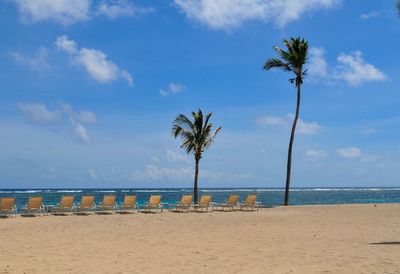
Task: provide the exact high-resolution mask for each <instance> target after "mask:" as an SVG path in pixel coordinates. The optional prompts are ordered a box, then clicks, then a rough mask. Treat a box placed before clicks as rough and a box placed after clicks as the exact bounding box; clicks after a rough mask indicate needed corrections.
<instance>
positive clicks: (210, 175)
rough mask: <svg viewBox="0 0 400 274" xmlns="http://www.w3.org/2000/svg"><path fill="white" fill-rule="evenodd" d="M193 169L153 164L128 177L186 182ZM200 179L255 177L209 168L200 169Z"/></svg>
mask: <svg viewBox="0 0 400 274" xmlns="http://www.w3.org/2000/svg"><path fill="white" fill-rule="evenodd" d="M193 176H194V169H193V168H191V167H184V168H165V167H158V166H155V165H148V166H146V168H145V169H143V170H135V171H133V172H132V173H131V174H130V178H131V179H132V180H133V181H137V182H159V181H164V182H165V181H167V182H185V183H186V182H187V181H189V180H192V179H193ZM199 176H200V179H204V180H210V181H213V182H240V183H243V182H248V181H252V180H253V181H254V180H255V179H256V177H255V176H253V175H252V174H232V173H226V172H215V171H210V170H200V175H199Z"/></svg>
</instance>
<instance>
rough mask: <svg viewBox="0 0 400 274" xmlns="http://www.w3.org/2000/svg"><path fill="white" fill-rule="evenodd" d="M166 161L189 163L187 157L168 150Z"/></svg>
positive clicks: (166, 151)
mask: <svg viewBox="0 0 400 274" xmlns="http://www.w3.org/2000/svg"><path fill="white" fill-rule="evenodd" d="M165 153H166V159H167V161H168V162H188V161H189V159H188V157H187V156H186V155H183V154H180V153H178V152H176V151H173V150H171V149H166V150H165Z"/></svg>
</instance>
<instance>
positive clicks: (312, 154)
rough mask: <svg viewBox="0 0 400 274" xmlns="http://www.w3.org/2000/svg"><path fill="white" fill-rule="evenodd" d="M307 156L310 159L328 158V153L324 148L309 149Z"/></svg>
mask: <svg viewBox="0 0 400 274" xmlns="http://www.w3.org/2000/svg"><path fill="white" fill-rule="evenodd" d="M306 156H307V159H309V160H319V159H323V158H326V157H327V156H328V154H327V153H326V151H324V150H322V149H309V150H307V151H306Z"/></svg>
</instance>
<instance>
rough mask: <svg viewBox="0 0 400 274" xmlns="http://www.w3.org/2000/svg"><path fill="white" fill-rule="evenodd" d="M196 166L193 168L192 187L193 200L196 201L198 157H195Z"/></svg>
mask: <svg viewBox="0 0 400 274" xmlns="http://www.w3.org/2000/svg"><path fill="white" fill-rule="evenodd" d="M195 160H196V166H195V170H194V187H193V196H194V202H195V203H197V200H198V194H197V192H198V190H197V181H198V177H199V162H200V159H198V158H197V157H196V159H195Z"/></svg>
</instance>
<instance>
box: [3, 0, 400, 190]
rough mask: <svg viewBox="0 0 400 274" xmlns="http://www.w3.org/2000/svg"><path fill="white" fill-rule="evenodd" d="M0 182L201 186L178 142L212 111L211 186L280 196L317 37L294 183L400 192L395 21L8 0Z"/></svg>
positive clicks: (176, 4)
mask: <svg viewBox="0 0 400 274" xmlns="http://www.w3.org/2000/svg"><path fill="white" fill-rule="evenodd" d="M0 31H1V33H3V35H2V38H1V43H0V96H1V100H0V140H1V142H0V151H1V153H0V188H16V187H21V188H24V187H26V188H37V187H43V188H47V187H54V188H64V187H70V188H74V187H133V188H134V187H190V186H192V181H193V179H192V177H193V159H192V157H191V156H187V155H185V153H184V151H182V150H181V149H180V148H179V140H174V139H173V138H172V136H171V131H170V128H171V122H172V121H173V119H174V117H175V116H176V115H177V114H179V113H183V114H189V113H190V112H191V111H192V110H196V109H198V108H201V109H202V110H203V111H205V112H209V111H211V112H213V122H214V125H216V126H219V125H221V126H223V130H222V132H221V134H220V135H219V136H218V137H217V140H216V142H215V143H214V145H213V146H212V148H211V149H210V150H209V151H207V152H206V153H205V154H204V157H203V159H202V162H201V171H200V186H201V187H217V186H218V187H232V186H233V187H249V186H257V187H282V186H283V185H284V180H285V171H286V170H285V165H286V153H287V143H288V138H289V128H290V123H291V120H292V118H293V117H292V115H293V114H292V113H293V112H294V110H295V91H294V87H293V86H291V85H290V84H289V82H288V78H289V77H290V75H288V74H286V73H283V72H280V71H273V72H264V71H262V69H261V68H262V65H263V63H264V62H265V60H266V59H267V58H269V57H273V56H275V53H274V51H273V49H272V46H273V45H278V46H281V45H282V44H281V42H282V40H283V39H284V38H289V37H290V36H302V37H304V38H306V39H307V40H309V43H310V47H311V49H310V54H311V58H310V61H309V75H308V76H307V80H306V81H305V84H304V87H303V97H302V106H301V114H300V117H301V122H300V124H299V128H298V132H297V136H296V140H295V147H294V162H293V175H292V185H293V186H297V187H300V186H400V181H399V179H398V178H400V171H399V169H398V166H399V164H400V156H399V152H400V141H399V139H398V136H399V133H400V129H399V126H400V112H399V109H398V106H399V105H400V95H399V93H398V90H399V88H398V87H399V86H400V82H399V80H398V79H399V77H398V75H399V74H400V66H399V65H398V60H399V58H400V52H399V51H398V43H397V42H398V41H399V39H400V20H399V19H398V18H397V15H396V11H395V4H394V1H375V0H363V1H361V0H357V1H350V0H342V1H340V0H301V1H300V0H257V1H256V0H231V1H228V0H219V1H215V0H213V1H211V0H202V1H201V0H171V1H165V0H163V1H161V0H154V1H139V0H138V1H134V0H132V1H128V0H119V1H111V0H109V1H108V0H104V1H94V0H93V1H89V0H69V1H67V0H58V1H49V0H19V1H16V0H15V1H14V0H7V1H2V2H1V3H0Z"/></svg>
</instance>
